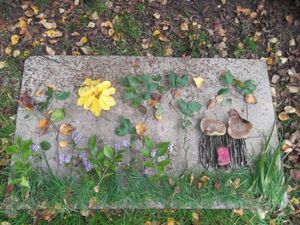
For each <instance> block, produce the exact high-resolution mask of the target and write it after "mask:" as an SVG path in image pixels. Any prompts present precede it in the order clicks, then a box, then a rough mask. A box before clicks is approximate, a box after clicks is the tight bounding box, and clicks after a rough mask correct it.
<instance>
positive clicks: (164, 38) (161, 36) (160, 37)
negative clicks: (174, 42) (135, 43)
mask: <svg viewBox="0 0 300 225" xmlns="http://www.w3.org/2000/svg"><path fill="white" fill-rule="evenodd" d="M158 38H159V40H160V41H163V42H165V41H168V38H167V36H166V35H164V34H160V35H158Z"/></svg>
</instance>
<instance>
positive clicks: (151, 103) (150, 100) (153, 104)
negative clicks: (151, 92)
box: [148, 98, 158, 107]
mask: <svg viewBox="0 0 300 225" xmlns="http://www.w3.org/2000/svg"><path fill="white" fill-rule="evenodd" d="M157 103H158V101H157V100H154V99H152V98H150V99H149V100H148V105H150V106H151V107H154V106H156V104H157Z"/></svg>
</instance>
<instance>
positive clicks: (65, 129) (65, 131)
mask: <svg viewBox="0 0 300 225" xmlns="http://www.w3.org/2000/svg"><path fill="white" fill-rule="evenodd" d="M74 130H75V128H74V127H73V126H72V125H71V124H69V123H63V124H61V125H60V127H59V133H60V134H61V135H64V136H67V135H70V134H71V133H72V132H73V131H74Z"/></svg>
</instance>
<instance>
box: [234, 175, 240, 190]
mask: <svg viewBox="0 0 300 225" xmlns="http://www.w3.org/2000/svg"><path fill="white" fill-rule="evenodd" d="M240 184H241V178H239V177H238V178H236V179H235V180H234V182H233V185H234V188H238V187H239V186H240Z"/></svg>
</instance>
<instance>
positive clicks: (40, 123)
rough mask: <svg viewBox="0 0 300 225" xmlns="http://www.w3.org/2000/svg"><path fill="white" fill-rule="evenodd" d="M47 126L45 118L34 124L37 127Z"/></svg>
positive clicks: (47, 122)
mask: <svg viewBox="0 0 300 225" xmlns="http://www.w3.org/2000/svg"><path fill="white" fill-rule="evenodd" d="M48 126H49V121H48V120H47V119H46V118H42V119H40V120H39V122H38V125H37V126H36V127H37V128H39V129H44V128H46V127H48Z"/></svg>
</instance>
